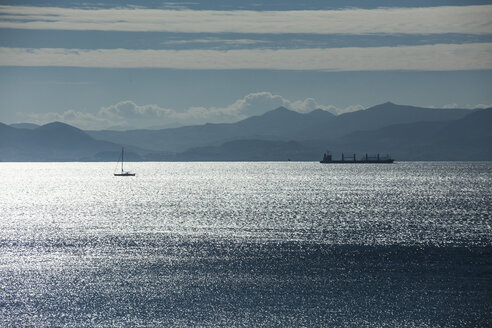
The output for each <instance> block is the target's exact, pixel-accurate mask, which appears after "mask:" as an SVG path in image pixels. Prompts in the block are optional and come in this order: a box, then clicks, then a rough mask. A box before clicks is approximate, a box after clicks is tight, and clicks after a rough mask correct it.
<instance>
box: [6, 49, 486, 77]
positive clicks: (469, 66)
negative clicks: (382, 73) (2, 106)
mask: <svg viewBox="0 0 492 328" xmlns="http://www.w3.org/2000/svg"><path fill="white" fill-rule="evenodd" d="M0 65H3V66H71V67H108V68H134V67H137V68H146V67H149V68H175V69H273V70H326V71H377V70H429V71H441V70H476V69H491V68H492V43H469V44H436V45H423V46H399V47H372V48H358V47H348V48H330V49H279V50H268V49H267V50H261V49H244V50H228V51H218V50H128V49H98V50H82V49H60V48H42V49H28V48H6V47H0Z"/></svg>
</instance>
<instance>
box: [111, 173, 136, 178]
mask: <svg viewBox="0 0 492 328" xmlns="http://www.w3.org/2000/svg"><path fill="white" fill-rule="evenodd" d="M114 176H115V177H134V176H135V173H128V172H125V173H114Z"/></svg>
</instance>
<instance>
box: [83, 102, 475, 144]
mask: <svg viewBox="0 0 492 328" xmlns="http://www.w3.org/2000/svg"><path fill="white" fill-rule="evenodd" d="M469 113H470V110H467V109H431V108H420V107H413V106H401V105H395V104H393V103H385V104H382V105H378V106H374V107H372V108H369V109H366V110H361V111H356V112H351V113H346V114H342V115H339V116H335V115H333V114H331V113H329V112H327V111H323V110H315V111H313V112H311V113H307V114H301V113H298V112H294V111H291V110H288V109H286V108H284V107H280V108H277V109H275V110H272V111H269V112H267V113H265V114H263V115H260V116H253V117H250V118H247V119H244V120H242V121H239V122H237V123H223V124H204V125H195V126H185V127H180V128H173V129H163V130H130V131H109V130H103V131H87V132H88V133H89V135H91V136H92V137H94V138H95V139H100V140H106V141H110V142H123V143H125V144H132V145H134V146H137V147H140V148H145V149H151V150H155V151H164V152H184V151H186V150H188V149H190V148H194V147H204V146H220V145H221V144H223V143H225V142H228V141H233V140H239V139H256V140H259V139H261V140H272V141H290V140H302V141H306V140H330V139H333V138H338V137H341V136H344V135H347V134H350V133H352V132H355V131H360V130H373V129H378V128H381V127H384V126H388V125H392V124H403V123H412V122H418V121H446V120H454V119H458V118H462V117H464V116H465V115H467V114H469Z"/></svg>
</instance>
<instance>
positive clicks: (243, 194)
mask: <svg viewBox="0 0 492 328" xmlns="http://www.w3.org/2000/svg"><path fill="white" fill-rule="evenodd" d="M127 166H128V169H131V170H133V171H135V172H136V173H137V175H136V177H115V176H113V169H114V163H0V183H1V190H0V327H22V326H31V327H55V326H56V327H59V326H62V327H63V326H66V327H108V326H115V327H158V326H173V327H189V326H195V327H253V326H268V327H287V326H290V327H301V326H304V327H326V326H328V327H453V326H454V327H463V326H478V327H480V326H482V327H486V326H489V327H490V326H491V324H492V319H491V318H492V317H491V315H490V313H492V229H491V225H492V218H491V214H492V202H491V200H492V179H491V178H492V163H452V162H432V163H430V162H429V163H418V162H413V163H411V162H407V163H395V164H389V165H388V164H386V165H371V164H364V165H362V164H359V165H357V164H346V165H326V164H319V163H296V162H286V163H127Z"/></svg>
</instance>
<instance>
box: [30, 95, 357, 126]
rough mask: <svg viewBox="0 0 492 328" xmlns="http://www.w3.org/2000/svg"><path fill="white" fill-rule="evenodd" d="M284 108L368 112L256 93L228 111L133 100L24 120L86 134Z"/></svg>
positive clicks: (213, 120)
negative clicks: (71, 127)
mask: <svg viewBox="0 0 492 328" xmlns="http://www.w3.org/2000/svg"><path fill="white" fill-rule="evenodd" d="M280 106H283V107H286V108H288V109H291V110H294V111H298V112H301V113H307V112H310V111H312V110H314V109H323V110H327V111H329V112H332V113H335V114H340V113H344V112H347V111H354V110H361V109H365V107H364V106H361V105H355V106H349V107H347V108H337V107H336V106H333V105H322V104H319V103H318V102H317V101H316V100H315V99H313V98H307V99H304V100H295V101H292V100H289V99H287V98H285V97H282V96H280V95H275V94H272V93H270V92H255V93H251V94H248V95H246V96H245V97H243V98H241V99H238V100H236V101H235V102H233V103H232V104H230V105H228V106H225V107H208V108H206V107H190V108H188V109H187V110H185V111H181V112H179V111H176V110H174V109H169V108H163V107H160V106H158V105H155V104H148V105H138V104H136V103H135V102H133V101H131V100H125V101H121V102H118V103H116V104H113V105H110V106H106V107H102V108H100V109H99V111H98V112H96V113H86V112H80V111H77V110H75V109H70V110H67V111H65V112H63V113H44V114H25V115H24V117H23V118H24V119H26V120H28V121H30V122H33V123H37V124H45V123H48V122H53V121H61V122H65V123H68V124H71V125H74V126H77V127H79V128H82V129H86V130H100V129H130V128H149V127H151V128H157V127H176V126H182V125H196V124H204V123H231V122H237V121H239V120H242V119H245V118H248V117H251V116H255V115H262V114H264V113H266V112H267V111H270V110H272V109H275V108H278V107H280Z"/></svg>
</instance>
